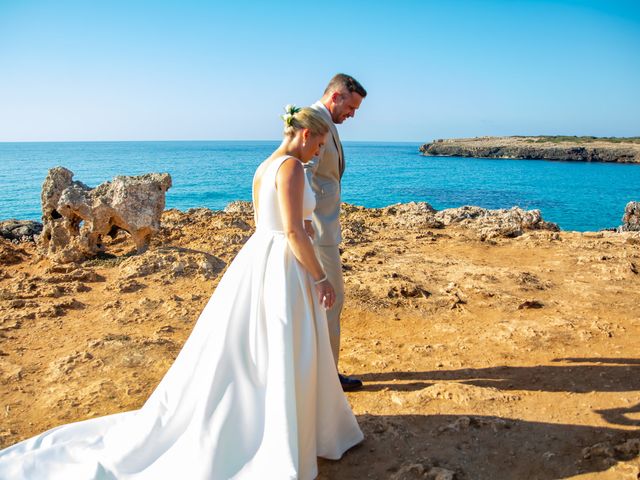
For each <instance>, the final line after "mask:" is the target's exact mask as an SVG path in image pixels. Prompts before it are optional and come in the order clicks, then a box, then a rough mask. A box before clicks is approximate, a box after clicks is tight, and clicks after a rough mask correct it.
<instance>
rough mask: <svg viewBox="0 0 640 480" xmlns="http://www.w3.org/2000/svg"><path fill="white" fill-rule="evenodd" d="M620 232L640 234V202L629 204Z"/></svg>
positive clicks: (625, 210)
mask: <svg viewBox="0 0 640 480" xmlns="http://www.w3.org/2000/svg"><path fill="white" fill-rule="evenodd" d="M619 231H622V232H640V202H629V203H627V206H626V207H625V209H624V215H623V216H622V225H621V226H620V228H619Z"/></svg>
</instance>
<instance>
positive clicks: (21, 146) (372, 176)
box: [0, 141, 640, 231]
mask: <svg viewBox="0 0 640 480" xmlns="http://www.w3.org/2000/svg"><path fill="white" fill-rule="evenodd" d="M278 144H279V141H163V142H157V141H148V142H33V143H0V220H5V219H10V218H15V219H20V220H28V219H30V220H39V219H40V217H41V210H40V191H41V188H42V182H43V181H44V179H45V177H46V175H47V171H48V170H49V169H50V168H52V167H55V166H63V167H66V168H68V169H69V170H71V171H72V172H74V180H79V181H81V182H83V183H85V184H87V185H89V186H91V187H95V186H97V185H99V184H100V183H102V182H104V181H107V180H110V179H111V178H113V177H114V176H116V175H140V174H143V173H150V172H168V173H169V174H171V177H172V180H173V186H172V187H171V189H169V191H168V192H167V198H166V200H167V202H166V208H177V209H180V210H187V209H190V208H198V207H206V208H210V209H214V210H219V209H222V208H224V207H225V205H227V204H228V203H229V202H231V201H233V200H251V180H252V177H253V173H254V170H255V168H256V167H257V165H258V164H260V162H262V161H263V160H264V159H265V158H267V157H268V156H269V155H270V154H271V152H272V151H273V150H274V149H275V148H276V147H277V146H278ZM419 147H420V144H419V143H389V142H344V152H345V159H346V171H345V174H344V177H343V179H342V198H343V201H345V202H348V203H352V204H355V205H362V206H365V207H384V206H387V205H391V204H394V203H399V202H402V203H404V202H428V203H429V204H431V205H432V206H433V207H434V208H436V209H438V210H441V209H444V208H451V207H459V206H462V205H477V206H480V207H484V208H492V209H496V208H511V207H513V206H519V207H521V208H524V209H539V210H540V211H541V212H542V216H543V218H544V219H545V220H548V221H552V222H555V223H557V224H558V225H559V226H560V228H561V229H563V230H576V231H596V230H600V229H605V228H612V227H616V226H618V225H620V224H621V218H622V215H623V212H624V207H625V205H626V204H627V202H629V201H631V200H635V201H640V165H634V164H610V163H583V162H556V161H545V160H514V159H479V158H462V157H425V156H422V155H421V154H420V152H419Z"/></svg>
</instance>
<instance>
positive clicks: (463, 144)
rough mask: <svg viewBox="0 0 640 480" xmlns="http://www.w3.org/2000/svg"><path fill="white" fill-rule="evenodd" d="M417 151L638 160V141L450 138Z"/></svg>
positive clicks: (528, 157)
mask: <svg viewBox="0 0 640 480" xmlns="http://www.w3.org/2000/svg"><path fill="white" fill-rule="evenodd" d="M622 140H624V139H622ZM420 151H421V152H422V153H423V155H425V156H445V157H477V158H518V159H540V160H562V161H578V162H618V163H640V143H637V142H636V141H631V140H630V141H628V142H625V141H617V142H612V141H607V140H605V139H592V140H588V141H587V140H583V139H580V138H576V139H575V140H572V139H571V138H570V137H569V138H567V137H478V138H452V139H438V140H434V141H432V142H430V143H425V144H424V145H422V146H421V147H420Z"/></svg>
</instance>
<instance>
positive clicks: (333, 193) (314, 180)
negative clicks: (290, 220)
mask: <svg viewBox="0 0 640 480" xmlns="http://www.w3.org/2000/svg"><path fill="white" fill-rule="evenodd" d="M311 108H313V109H314V110H316V111H318V112H320V114H321V115H322V118H324V119H325V121H326V122H327V124H328V125H329V135H327V141H326V142H325V144H324V146H323V147H322V149H321V150H320V154H319V155H318V156H317V157H314V158H312V159H311V160H310V161H309V162H307V163H306V164H305V172H306V174H307V178H308V179H309V184H310V185H311V188H312V189H313V191H314V193H315V194H316V208H315V210H314V212H313V219H312V220H313V228H314V229H315V231H316V238H315V240H314V241H315V243H316V244H317V245H321V246H335V245H338V244H340V242H341V241H342V232H341V230H340V190H341V185H340V180H341V179H342V174H343V173H344V167H345V165H344V152H343V150H342V143H340V136H339V135H338V130H337V129H336V126H335V124H334V123H333V120H331V116H330V115H329V112H328V111H327V110H326V108H325V107H324V105H322V103H320V102H316V103H314V104H313V105H311Z"/></svg>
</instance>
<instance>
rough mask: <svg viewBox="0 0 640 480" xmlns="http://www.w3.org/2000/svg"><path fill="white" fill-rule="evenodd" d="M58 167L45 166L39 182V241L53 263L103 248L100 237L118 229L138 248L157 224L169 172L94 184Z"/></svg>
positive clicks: (146, 242)
mask: <svg viewBox="0 0 640 480" xmlns="http://www.w3.org/2000/svg"><path fill="white" fill-rule="evenodd" d="M72 179H73V172H71V171H70V170H67V169H66V168H63V167H56V168H52V169H51V170H49V174H48V175H47V178H46V179H45V181H44V184H43V185H42V196H41V200H42V221H43V224H44V228H43V231H42V234H41V235H40V247H41V249H42V251H43V252H44V253H45V254H46V255H48V256H49V257H50V258H51V259H52V260H54V261H56V262H58V263H69V262H77V261H82V260H84V259H86V258H89V257H93V256H95V255H96V254H97V253H98V252H100V251H102V250H103V245H102V237H103V236H104V235H109V236H111V237H112V238H115V236H116V234H117V233H118V230H125V231H126V232H128V233H129V234H130V235H131V238H132V240H133V241H134V243H135V245H136V248H137V251H138V253H140V252H143V251H144V250H146V248H147V246H148V245H149V241H150V239H151V236H152V235H153V234H154V233H156V232H157V231H158V230H159V228H160V217H161V215H162V212H163V211H164V206H165V193H166V191H167V190H168V189H169V187H171V176H170V175H169V174H168V173H162V174H159V173H151V174H145V175H140V176H135V177H125V176H117V177H115V178H114V179H113V180H112V181H111V182H105V183H103V184H101V185H99V186H98V187H96V188H90V187H88V186H87V185H85V184H84V183H82V182H78V181H73V180H72Z"/></svg>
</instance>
